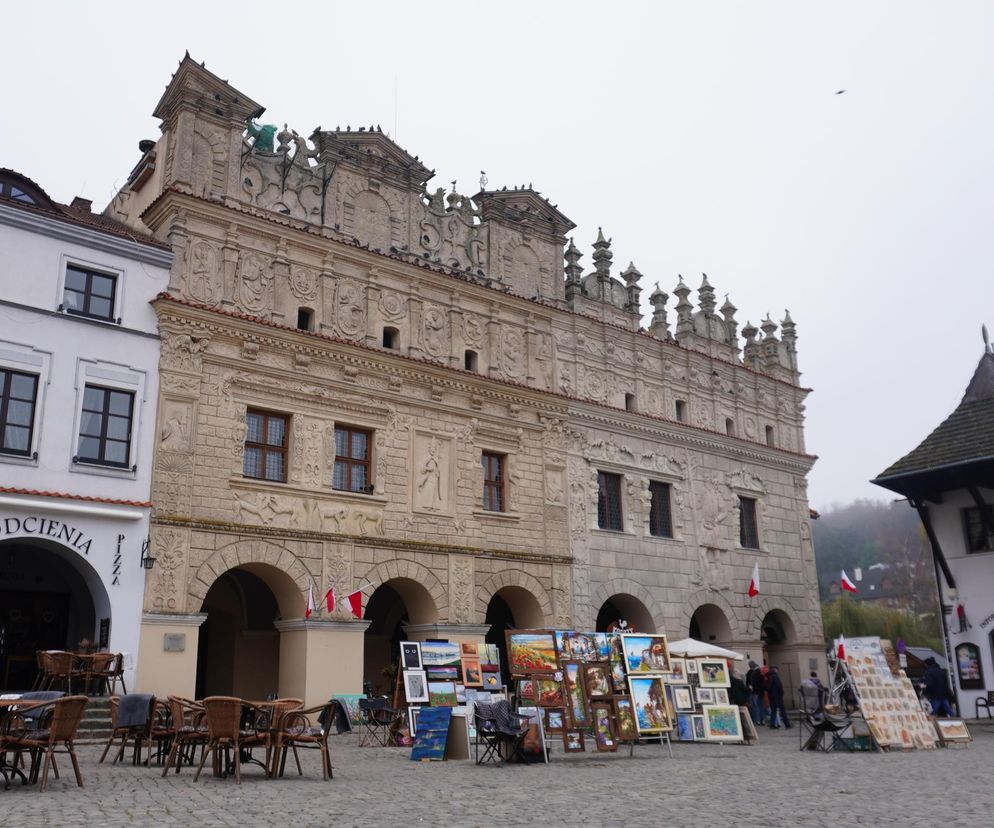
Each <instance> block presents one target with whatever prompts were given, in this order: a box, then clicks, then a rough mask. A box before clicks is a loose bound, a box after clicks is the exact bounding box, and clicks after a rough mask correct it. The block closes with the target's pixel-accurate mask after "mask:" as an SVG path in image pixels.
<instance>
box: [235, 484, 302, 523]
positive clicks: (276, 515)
mask: <svg viewBox="0 0 994 828" xmlns="http://www.w3.org/2000/svg"><path fill="white" fill-rule="evenodd" d="M232 495H233V496H234V499H235V515H236V517H237V519H238V520H239V521H241V522H244V521H246V520H247V519H248V518H255V519H256V520H257V521H258V522H259V523H261V524H262V525H263V526H271V525H272V524H273V522H274V521H276V520H278V519H283V518H288V517H289V516H290V515H292V514H293V507H292V506H289V505H287V504H284V503H283V502H282V501H281V500H280V498H279V497H277V496H276V495H273V494H266V493H260V494H257V495H255V496H253V495H251V494H242V493H241V492H232ZM281 522H282V521H281Z"/></svg>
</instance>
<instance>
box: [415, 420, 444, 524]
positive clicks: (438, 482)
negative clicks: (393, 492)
mask: <svg viewBox="0 0 994 828" xmlns="http://www.w3.org/2000/svg"><path fill="white" fill-rule="evenodd" d="M417 485H418V492H420V493H421V504H420V505H421V508H422V509H425V510H426V511H429V512H437V511H439V510H440V508H441V505H442V465H441V461H440V459H439V445H438V439H437V438H435V437H432V438H431V440H430V441H429V443H428V447H427V449H426V452H425V456H424V458H423V459H422V461H421V468H420V469H419V470H418V484H417Z"/></svg>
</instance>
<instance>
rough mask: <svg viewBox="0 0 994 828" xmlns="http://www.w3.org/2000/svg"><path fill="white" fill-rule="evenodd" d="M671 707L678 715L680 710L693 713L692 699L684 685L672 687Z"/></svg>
mask: <svg viewBox="0 0 994 828" xmlns="http://www.w3.org/2000/svg"><path fill="white" fill-rule="evenodd" d="M673 707H675V708H676V710H677V712H678V713H679V712H680V711H681V710H682V711H684V712H690V713H693V712H694V699H693V697H692V696H691V694H690V687H688V686H687V685H686V684H683V685H680V684H674V685H673Z"/></svg>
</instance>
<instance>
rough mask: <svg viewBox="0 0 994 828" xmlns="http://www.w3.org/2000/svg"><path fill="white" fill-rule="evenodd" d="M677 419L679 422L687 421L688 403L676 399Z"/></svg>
mask: <svg viewBox="0 0 994 828" xmlns="http://www.w3.org/2000/svg"><path fill="white" fill-rule="evenodd" d="M675 407H676V421H677V422H678V423H683V422H686V420H687V403H685V402H684V401H683V400H677V401H676V406H675Z"/></svg>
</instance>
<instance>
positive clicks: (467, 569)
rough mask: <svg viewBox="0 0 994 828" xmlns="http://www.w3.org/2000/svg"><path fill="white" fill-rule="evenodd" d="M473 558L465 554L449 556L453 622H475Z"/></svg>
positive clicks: (450, 608) (451, 619) (451, 616)
mask: <svg viewBox="0 0 994 828" xmlns="http://www.w3.org/2000/svg"><path fill="white" fill-rule="evenodd" d="M474 592H475V590H474V588H473V559H472V558H470V557H466V556H464V555H450V556H449V621H450V622H451V623H453V624H470V623H472V622H473V593H474Z"/></svg>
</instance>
